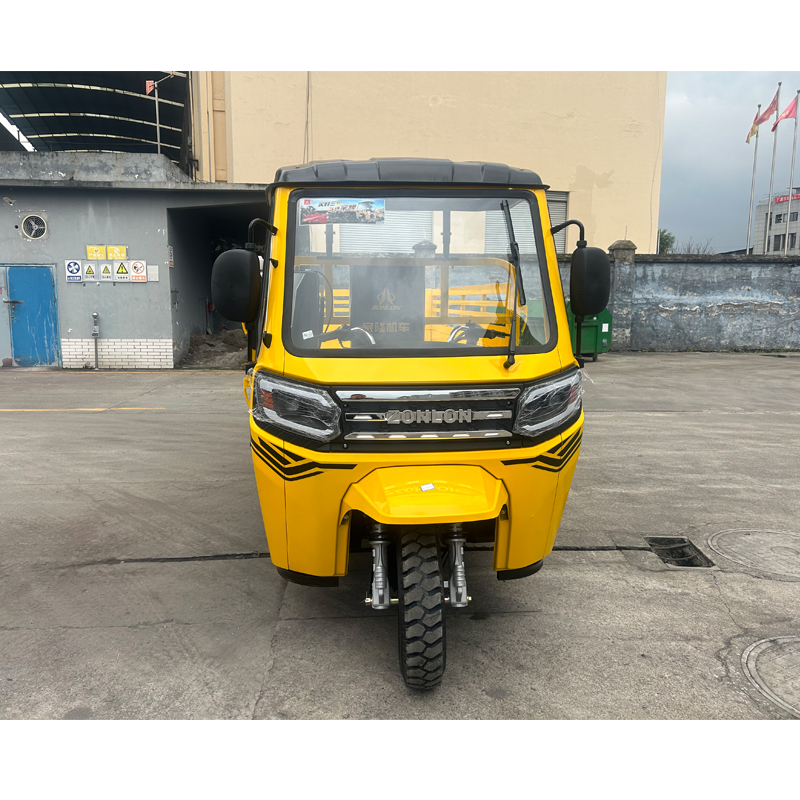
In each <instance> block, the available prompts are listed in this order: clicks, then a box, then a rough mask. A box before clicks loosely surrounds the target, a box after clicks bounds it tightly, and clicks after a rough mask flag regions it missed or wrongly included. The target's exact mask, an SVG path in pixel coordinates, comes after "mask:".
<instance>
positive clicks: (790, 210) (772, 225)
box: [753, 186, 800, 255]
mask: <svg viewBox="0 0 800 800" xmlns="http://www.w3.org/2000/svg"><path fill="white" fill-rule="evenodd" d="M789 194H790V193H789V190H788V189H786V190H785V191H784V192H782V193H780V194H776V195H775V196H774V197H773V198H772V214H771V215H770V216H771V219H770V220H769V224H767V207H768V205H769V198H765V199H764V200H762V201H761V202H760V203H759V204H758V205H757V206H756V211H755V226H754V230H753V253H754V254H755V255H759V254H761V253H764V252H767V253H783V249H784V245H786V244H787V233H788V245H787V247H786V254H787V255H797V254H798V253H800V241H799V240H800V237H798V233H800V222H798V212H800V186H795V187H794V189H792V192H791V203H790V202H789ZM787 217H788V223H789V230H788V232H787V230H786V223H787ZM765 234H766V235H767V248H766V251H765V250H764V236H765Z"/></svg>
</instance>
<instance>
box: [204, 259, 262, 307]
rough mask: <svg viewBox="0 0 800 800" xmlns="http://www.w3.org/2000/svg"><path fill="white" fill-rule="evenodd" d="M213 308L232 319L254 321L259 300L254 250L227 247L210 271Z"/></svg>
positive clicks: (259, 277) (259, 289) (259, 292)
mask: <svg viewBox="0 0 800 800" xmlns="http://www.w3.org/2000/svg"><path fill="white" fill-rule="evenodd" d="M211 298H212V300H213V301H214V307H215V308H216V310H217V311H218V312H219V313H220V314H222V316H223V317H225V319H229V320H231V321H232V322H253V321H254V320H255V319H256V317H257V316H258V309H259V304H260V301H261V274H260V269H259V262H258V256H257V255H256V254H255V251H254V250H226V251H225V252H224V253H221V254H220V255H219V256H217V260H216V261H215V262H214V267H213V268H212V270H211Z"/></svg>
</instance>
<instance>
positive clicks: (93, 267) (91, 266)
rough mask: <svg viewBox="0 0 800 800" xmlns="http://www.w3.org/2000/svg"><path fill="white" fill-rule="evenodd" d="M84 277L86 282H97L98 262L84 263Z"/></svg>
mask: <svg viewBox="0 0 800 800" xmlns="http://www.w3.org/2000/svg"><path fill="white" fill-rule="evenodd" d="M83 277H84V280H87V281H96V280H97V262H96V261H84V262H83Z"/></svg>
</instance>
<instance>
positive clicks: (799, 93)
mask: <svg viewBox="0 0 800 800" xmlns="http://www.w3.org/2000/svg"><path fill="white" fill-rule="evenodd" d="M794 103H795V106H794V142H792V171H791V172H790V173H789V207H788V208H787V209H786V233H785V234H784V236H783V238H784V242H783V254H784V255H786V250H787V248H788V247H789V216H790V213H791V210H792V191H793V189H792V184H793V183H794V152H795V148H796V147H797V104H798V103H800V89H798V90H797V95H796V96H795V98H794Z"/></svg>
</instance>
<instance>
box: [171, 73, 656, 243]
mask: <svg viewBox="0 0 800 800" xmlns="http://www.w3.org/2000/svg"><path fill="white" fill-rule="evenodd" d="M188 81H189V93H190V102H189V103H188V105H189V107H190V112H189V114H190V118H191V123H190V124H188V125H187V126H186V127H187V129H188V130H190V131H191V148H190V149H191V155H190V161H189V164H190V165H191V166H190V172H191V174H192V176H193V177H194V178H196V179H197V180H201V181H208V182H213V183H218V182H225V181H227V182H233V181H235V182H237V183H248V184H249V183H260V184H266V183H269V182H270V181H271V180H272V178H273V176H274V175H275V170H276V169H277V168H278V167H284V166H288V165H290V164H301V163H303V162H304V161H312V160H313V161H320V160H322V161H324V160H330V159H354V160H359V159H368V158H378V157H383V158H386V157H390V156H407V157H415V158H446V159H450V160H452V161H494V162H499V163H502V164H510V165H512V166H515V167H525V168H528V169H532V170H535V171H536V172H537V173H538V174H539V175H541V177H542V180H543V181H544V182H545V183H546V184H548V185H549V186H550V189H551V191H550V192H548V198H547V199H548V204H549V206H550V211H551V215H552V221H553V223H554V224H557V223H558V222H559V221H563V220H565V219H567V218H573V219H579V220H581V221H582V222H583V223H584V225H585V226H586V238H587V239H588V240H589V243H590V244H592V245H597V246H598V247H604V248H605V247H608V245H609V244H611V243H612V242H613V241H615V240H617V239H631V240H632V241H634V242H636V245H637V249H638V251H639V252H640V253H654V252H655V251H656V246H657V244H658V205H659V194H660V186H661V149H662V143H663V138H664V108H665V98H666V83H667V73H666V72H382V71H371V70H369V69H367V70H362V71H352V72H311V73H307V72H190V73H188ZM167 83H168V82H167ZM167 83H165V84H164V85H165V86H166V85H167ZM576 238H577V229H576V228H574V227H573V228H569V229H568V230H567V231H562V232H561V233H560V234H558V236H557V237H556V248H557V250H558V251H559V252H571V251H572V249H573V248H574V247H575V240H576Z"/></svg>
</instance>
